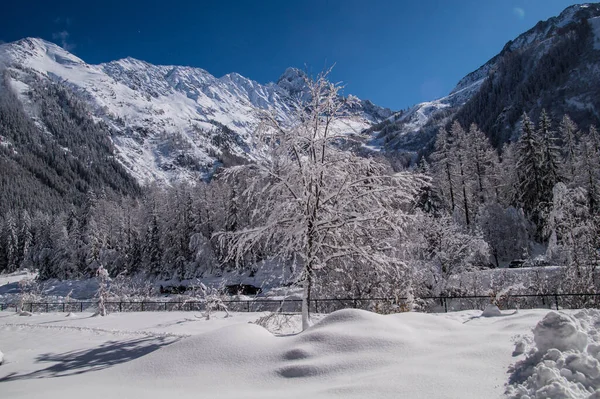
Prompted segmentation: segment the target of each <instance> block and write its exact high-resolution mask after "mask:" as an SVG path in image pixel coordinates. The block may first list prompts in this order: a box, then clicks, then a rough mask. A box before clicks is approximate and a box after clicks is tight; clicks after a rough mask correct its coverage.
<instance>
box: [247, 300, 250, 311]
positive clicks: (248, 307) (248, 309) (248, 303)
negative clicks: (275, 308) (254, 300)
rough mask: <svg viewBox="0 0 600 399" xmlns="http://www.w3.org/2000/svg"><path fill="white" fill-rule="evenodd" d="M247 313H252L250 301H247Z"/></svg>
mask: <svg viewBox="0 0 600 399" xmlns="http://www.w3.org/2000/svg"><path fill="white" fill-rule="evenodd" d="M246 312H248V313H250V301H246Z"/></svg>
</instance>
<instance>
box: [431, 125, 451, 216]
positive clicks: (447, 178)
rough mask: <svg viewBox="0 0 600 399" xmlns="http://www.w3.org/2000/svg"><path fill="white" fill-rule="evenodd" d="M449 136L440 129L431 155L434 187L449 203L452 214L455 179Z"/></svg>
mask: <svg viewBox="0 0 600 399" xmlns="http://www.w3.org/2000/svg"><path fill="white" fill-rule="evenodd" d="M450 140H451V139H450V136H449V135H448V132H447V131H446V129H444V128H440V130H439V132H438V134H437V138H436V141H435V151H434V152H433V154H431V159H432V160H433V162H434V163H433V172H434V182H435V184H434V186H435V187H437V188H438V189H439V190H440V192H441V193H440V194H441V195H440V197H441V198H445V199H446V200H447V201H448V200H449V201H450V210H451V212H454V209H455V207H456V199H455V190H456V189H455V184H456V183H455V177H454V164H453V157H452V152H451V148H452V143H451V141H450Z"/></svg>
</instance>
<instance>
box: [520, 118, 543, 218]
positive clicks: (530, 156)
mask: <svg viewBox="0 0 600 399" xmlns="http://www.w3.org/2000/svg"><path fill="white" fill-rule="evenodd" d="M516 158H517V174H518V187H517V196H518V197H517V201H518V203H519V205H520V206H522V207H523V209H524V210H525V212H526V214H527V216H529V217H530V219H531V220H532V221H533V222H534V223H535V224H536V226H538V229H539V228H540V227H541V222H542V219H541V203H542V202H544V201H549V200H550V199H551V193H548V192H547V190H546V191H545V187H546V185H545V183H544V179H545V173H544V171H543V170H542V165H543V164H544V153H543V143H542V139H541V137H540V136H539V133H538V132H537V131H536V129H535V127H534V126H533V123H531V120H530V119H529V117H528V116H527V114H523V120H522V123H521V137H520V138H519V142H518V144H517V157H516Z"/></svg>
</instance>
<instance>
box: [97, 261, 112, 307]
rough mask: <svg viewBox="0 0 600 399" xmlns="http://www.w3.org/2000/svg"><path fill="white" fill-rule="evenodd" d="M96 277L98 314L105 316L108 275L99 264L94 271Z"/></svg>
mask: <svg viewBox="0 0 600 399" xmlns="http://www.w3.org/2000/svg"><path fill="white" fill-rule="evenodd" d="M96 279H97V281H98V290H97V291H96V298H98V313H97V314H98V315H99V316H106V315H107V314H108V311H107V309H106V302H107V301H108V297H109V288H108V285H109V283H110V276H109V275H108V271H107V270H106V269H105V268H104V266H102V265H100V267H98V270H97V271H96Z"/></svg>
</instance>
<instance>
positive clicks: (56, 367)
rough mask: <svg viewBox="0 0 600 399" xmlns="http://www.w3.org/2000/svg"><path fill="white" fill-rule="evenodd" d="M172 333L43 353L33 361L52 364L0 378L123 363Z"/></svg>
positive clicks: (67, 372) (169, 339) (84, 370)
mask: <svg viewBox="0 0 600 399" xmlns="http://www.w3.org/2000/svg"><path fill="white" fill-rule="evenodd" d="M178 340H179V338H173V337H144V338H135V339H130V340H127V341H108V342H106V343H104V344H102V345H100V346H98V347H95V348H91V349H84V350H80V351H72V352H66V353H46V354H42V355H39V356H38V357H37V358H36V363H53V364H52V365H50V366H48V367H46V368H44V369H41V370H36V371H32V372H31V373H25V374H18V373H11V374H8V375H7V376H5V377H2V378H0V383H1V382H8V381H15V380H26V379H33V378H54V377H65V376H70V375H77V374H83V373H87V372H90V371H98V370H102V369H106V368H109V367H112V366H114V365H117V364H121V363H125V362H128V361H131V360H134V359H137V358H140V357H142V356H144V355H147V354H149V353H151V352H154V351H155V350H157V349H159V348H161V347H163V346H166V345H169V344H172V343H173V342H176V341H178Z"/></svg>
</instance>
